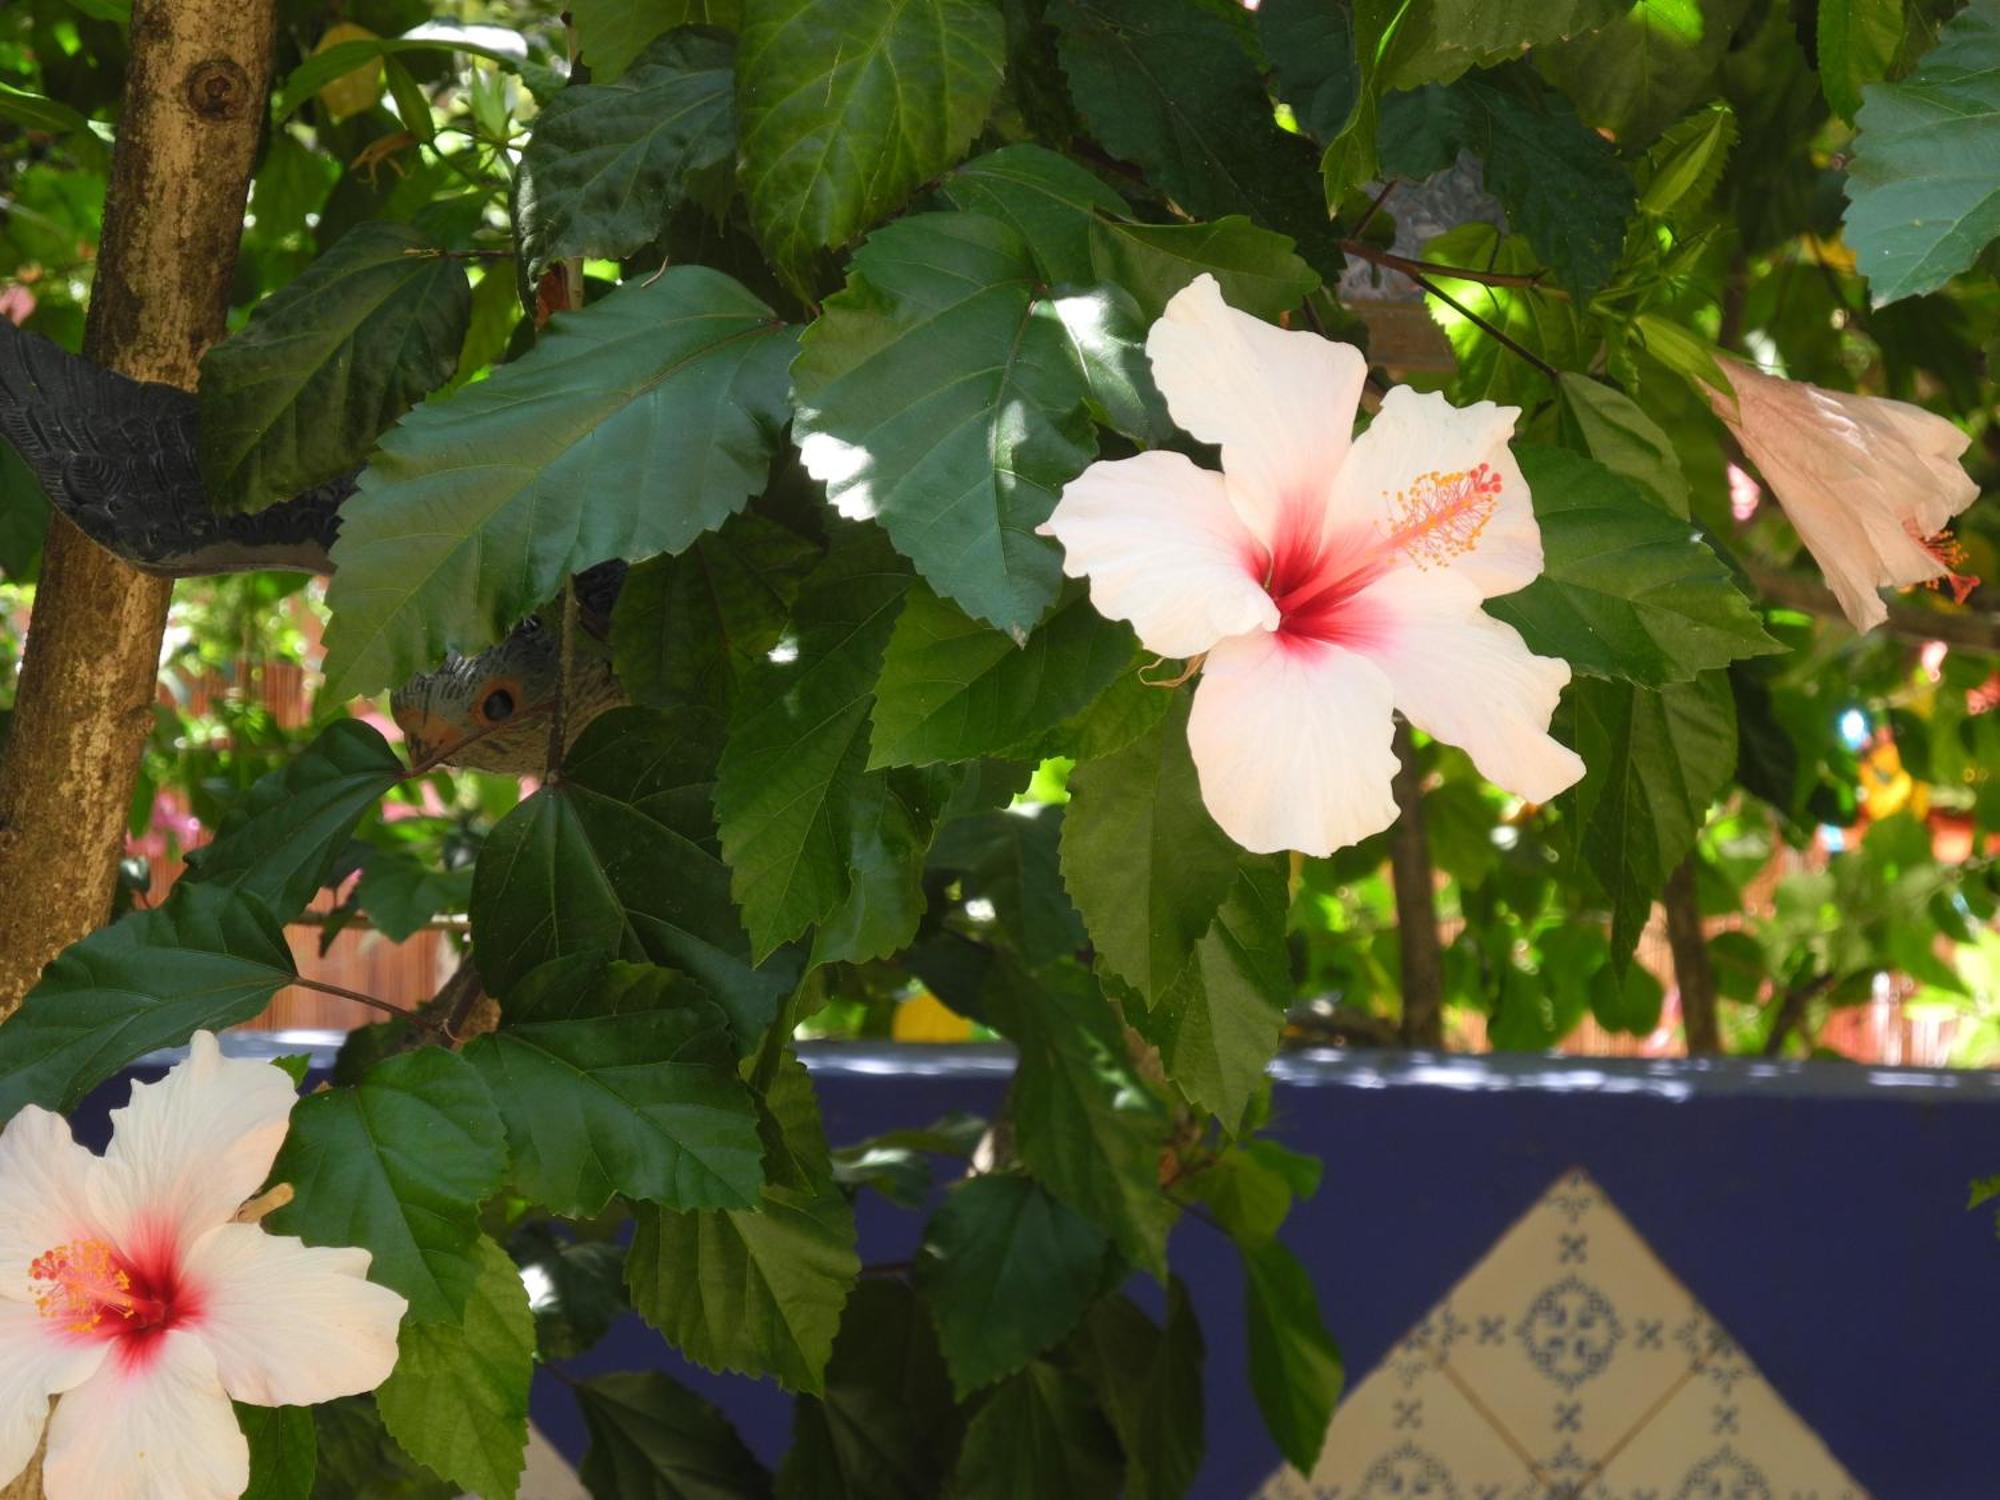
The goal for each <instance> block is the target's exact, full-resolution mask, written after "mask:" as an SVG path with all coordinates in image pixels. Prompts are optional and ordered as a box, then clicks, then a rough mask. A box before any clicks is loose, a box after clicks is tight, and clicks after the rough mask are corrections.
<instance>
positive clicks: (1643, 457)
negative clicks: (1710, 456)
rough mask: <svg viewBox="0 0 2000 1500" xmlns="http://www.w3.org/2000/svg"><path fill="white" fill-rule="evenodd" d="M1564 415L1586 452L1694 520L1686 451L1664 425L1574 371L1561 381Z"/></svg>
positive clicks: (1660, 504) (1667, 507) (1665, 507)
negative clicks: (1677, 445)
mask: <svg viewBox="0 0 2000 1500" xmlns="http://www.w3.org/2000/svg"><path fill="white" fill-rule="evenodd" d="M1560 388H1561V391H1562V403H1563V412H1564V415H1565V416H1567V417H1568V418H1569V420H1570V421H1571V422H1573V423H1574V424H1575V425H1576V430H1577V435H1578V436H1579V437H1581V438H1582V439H1583V447H1584V451H1585V452H1586V453H1588V454H1589V455H1590V456H1591V457H1592V458H1594V459H1596V460H1597V461H1598V462H1599V463H1601V464H1603V465H1604V467H1605V468H1607V469H1609V470H1610V471H1611V472H1612V473H1614V474H1616V475H1618V476H1619V478H1621V479H1625V480H1629V481H1630V482H1631V483H1632V485H1633V486H1634V487H1636V488H1637V489H1638V491H1639V493H1640V494H1642V495H1644V496H1645V497H1646V498H1647V499H1648V500H1651V501H1652V502H1653V503H1654V504H1655V505H1657V506H1658V507H1659V508H1660V509H1661V510H1663V511H1665V512H1666V513H1667V514H1668V515H1671V516H1678V517H1679V518H1680V519H1681V520H1683V521H1685V520H1686V519H1687V518H1688V482H1687V476H1686V475H1685V474H1683V473H1682V472H1681V458H1680V454H1679V453H1677V452H1676V451H1675V450H1674V441H1673V439H1672V438H1670V437H1668V436H1667V434H1666V433H1665V432H1664V431H1662V430H1661V428H1660V425H1659V423H1657V422H1655V421H1654V420H1653V419H1652V418H1651V417H1649V416H1647V415H1646V413H1645V411H1644V410H1643V409H1641V407H1640V406H1639V403H1638V402H1636V401H1634V400H1633V399H1632V398H1631V397H1630V396H1628V395H1626V394H1625V393H1624V392H1623V391H1620V390H1617V389H1616V388H1614V387H1612V386H1608V385H1606V384H1604V383H1603V382H1602V381H1600V380H1592V379H1591V378H1590V377H1589V376H1588V375H1580V374H1577V373H1576V372H1574V371H1571V370H1565V371H1564V372H1563V376H1562V380H1561V382H1560Z"/></svg>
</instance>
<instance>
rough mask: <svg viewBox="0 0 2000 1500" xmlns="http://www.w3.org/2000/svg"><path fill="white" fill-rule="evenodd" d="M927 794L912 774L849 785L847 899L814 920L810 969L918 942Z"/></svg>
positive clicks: (931, 813)
mask: <svg viewBox="0 0 2000 1500" xmlns="http://www.w3.org/2000/svg"><path fill="white" fill-rule="evenodd" d="M931 792H932V788H931V787H930V786H929V784H928V783H927V781H926V778H925V777H924V775H923V774H922V773H921V772H916V771H892V772H888V773H886V774H884V773H870V774H868V775H864V776H860V777H857V778H856V779H855V781H854V789H853V793H852V795H851V796H850V797H849V799H848V801H847V826H848V833H847V877H846V878H847V894H846V895H845V896H843V897H842V898H841V899H840V901H839V902H837V903H836V904H835V906H834V908H833V909H832V910H831V911H829V912H828V913H827V914H826V915H825V916H824V917H822V918H821V919H820V924H819V930H818V931H817V932H816V933H814V934H813V945H812V959H811V961H812V962H813V963H815V964H823V963H863V962H866V961H867V960H869V959H873V958H887V957H888V956H889V955H890V954H892V953H895V952H897V951H898V950H900V949H902V948H906V947H908V946H909V943H910V940H911V939H912V938H914V937H915V936H916V935H917V925H918V924H919V923H920V922H921V921H922V920H923V915H924V909H925V905H926V902H925V897H924V887H923V874H924V854H925V851H927V850H928V849H929V848H930V843H931V832H932V828H933V826H934V823H935V815H936V807H935V799H934V798H933V797H932V795H931Z"/></svg>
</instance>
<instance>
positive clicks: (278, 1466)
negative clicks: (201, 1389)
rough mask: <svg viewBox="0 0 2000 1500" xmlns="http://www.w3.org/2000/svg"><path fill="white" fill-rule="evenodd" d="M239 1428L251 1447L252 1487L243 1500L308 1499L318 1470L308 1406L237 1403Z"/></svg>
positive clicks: (317, 1446)
mask: <svg viewBox="0 0 2000 1500" xmlns="http://www.w3.org/2000/svg"><path fill="white" fill-rule="evenodd" d="M236 1425H237V1426H238V1427H240V1428H242V1429H243V1436H244V1438H245V1439H246V1440H247V1441H248V1442H249V1444H250V1488H249V1489H247V1490H245V1491H244V1492H243V1500H306V1497H307V1496H309V1495H310V1494H312V1487H313V1474H314V1472H315V1471H316V1470H317V1469H318V1467H319V1444H318V1441H317V1439H315V1438H314V1436H313V1414H312V1408H311V1407H309V1406H245V1405H244V1404H243V1403H242V1402H240V1401H239V1402H237V1403H236Z"/></svg>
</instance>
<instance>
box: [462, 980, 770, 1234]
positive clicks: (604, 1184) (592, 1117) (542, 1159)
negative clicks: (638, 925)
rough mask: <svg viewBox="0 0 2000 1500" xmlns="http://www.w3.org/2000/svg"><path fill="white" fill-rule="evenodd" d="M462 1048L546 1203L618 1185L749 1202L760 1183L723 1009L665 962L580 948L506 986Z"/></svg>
mask: <svg viewBox="0 0 2000 1500" xmlns="http://www.w3.org/2000/svg"><path fill="white" fill-rule="evenodd" d="M465 1057H466V1059H467V1060H468V1061H469V1062H471V1063H472V1064H473V1065H474V1066H475V1067H477V1068H478V1069H479V1071H480V1073H481V1075H482V1076H483V1077H484V1078H485V1079H486V1084H487V1087H488V1088H489V1089H491V1090H492V1092H493V1099H494V1102H495V1104H497V1105H498V1106H499V1110H500V1118H501V1119H502V1120H503V1121H505V1122H506V1126H507V1138H508V1144H509V1147H510V1149H511V1155H512V1158H513V1180H514V1185H515V1186H516V1187H518V1188H519V1189H520V1190H521V1192H522V1193H524V1194H525V1195H526V1196H527V1197H529V1198H530V1199H532V1200H533V1201H535V1202H536V1203H539V1204H541V1205H542V1206H543V1207H545V1208H548V1209H550V1210H552V1211H553V1212H555V1213H558V1214H563V1215H567V1216H570V1217H589V1216H590V1215H593V1214H598V1213H601V1212H603V1210H604V1206H605V1204H606V1203H608V1202H609V1201H610V1199H611V1196H612V1195H613V1194H614V1193H615V1194H617V1195H618V1196H620V1197H624V1198H631V1199H637V1200H641V1201H644V1202H648V1203H664V1204H666V1205H668V1206H669V1207H672V1208H747V1207H749V1206H750V1205H751V1204H753V1203H755V1202H756V1201H757V1192H758V1189H759V1188H760V1187H761V1186H762V1185H763V1181H764V1173H763V1168H762V1165H761V1163H762V1160H763V1147H762V1146H761V1145H760V1144H759V1142H758V1139H757V1113H756V1110H755V1109H754V1108H753V1107H752V1106H751V1102H750V1094H749V1091H748V1090H747V1089H745V1088H744V1087H743V1082H742V1080H741V1079H740V1078H739V1077H738V1076H737V1072H736V1049H735V1048H734V1047H733V1046H732V1045H731V1043H730V1036H729V1018H728V1017H727V1016H725V1015H724V1014H723V1013H722V1012H721V1011H720V1010H719V1009H717V1008H716V1006H715V1005H714V1004H713V1003H712V1002H710V1001H709V1000H708V998H707V997H706V996H705V995H703V994H702V992H701V990H700V988H699V987H698V986H696V985H694V984H692V983H690V982H689V981H688V980H686V979H685V978H683V977H681V976H680V975H677V974H675V973H673V972H672V971H671V970H668V969H656V968H649V967H645V966H643V965H638V964H622V963H606V962H605V961H604V960H603V959H602V958H600V957H595V956H592V955H589V954H582V955H577V956H573V957H570V958H559V959H556V960H553V961H552V962H550V963H546V964H544V965H542V966H541V967H540V968H538V969H535V970H533V971H531V972H530V973H529V974H528V975H526V976H525V977H524V978H523V979H521V980H520V981H519V982H518V983H517V984H515V985H514V986H513V988H512V989H510V990H509V991H508V994H507V1003H506V1006H505V1007H504V1010H503V1013H502V1018H501V1024H500V1028H499V1029H498V1030H497V1031H494V1032H492V1033H491V1034H489V1035H487V1036H482V1037H479V1038H476V1039H475V1040H474V1041H473V1042H472V1044H471V1045H470V1046H468V1047H467V1048H466V1049H465Z"/></svg>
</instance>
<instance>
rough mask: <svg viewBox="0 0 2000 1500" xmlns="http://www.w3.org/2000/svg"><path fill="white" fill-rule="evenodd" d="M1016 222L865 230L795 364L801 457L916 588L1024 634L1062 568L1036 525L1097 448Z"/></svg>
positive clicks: (925, 222) (967, 219) (926, 218)
mask: <svg viewBox="0 0 2000 1500" xmlns="http://www.w3.org/2000/svg"><path fill="white" fill-rule="evenodd" d="M1040 278H1041V271H1040V268H1039V267H1038V266H1037V265H1036V264H1035V263H1034V261H1033V259H1032V258H1031V257H1030V255H1029V252H1028V247H1027V244H1026V243H1025V242H1024V241H1023V240H1022V238H1021V237H1020V235H1018V234H1017V233H1015V231H1014V230H1012V229H1011V228H1009V227H1008V226H1007V225H1005V224H1002V223H1000V222H999V221H998V220H995V219H988V218H984V217H982V216H980V215H978V214H959V213H953V214H921V215H918V216H916V217H914V218H908V219H901V220H898V221H897V222H896V223H894V224H891V225H889V226H888V227H887V228H885V229H882V230H879V231H878V232H877V233H875V234H873V235H871V236H870V237H869V239H868V243H867V244H865V245H863V246H862V247H861V249H860V250H859V251H857V252H856V253H855V256H854V259H853V263H852V265H851V268H850V272H849V276H848V282H847V286H846V287H845V288H844V289H843V290H842V291H840V292H839V293H837V294H835V295H834V296H832V297H830V298H828V299H827V302H826V306H825V310H824V311H823V312H822V313H821V315H820V317H819V320H818V321H817V322H815V323H814V324H813V325H812V327H811V328H810V329H809V330H807V332H806V335H805V337H804V338H803V339H801V340H800V346H799V357H798V361H797V363H796V364H794V365H793V367H792V380H793V386H794V395H795V397H796V399H797V402H798V408H799V410H798V420H797V424H796V430H797V432H798V436H799V445H800V449H801V452H802V453H803V455H804V458H805V464H806V467H807V469H808V470H810V471H811V473H812V474H813V476H814V477H815V478H817V479H821V480H824V481H825V482H826V485H827V498H828V499H829V500H831V501H832V502H833V503H834V504H835V505H836V506H837V507H838V508H839V509H840V511H841V512H842V514H844V515H849V516H855V517H869V516H873V517H876V518H877V519H879V521H880V523H881V525H882V526H883V528H884V529H886V530H887V531H888V533H889V537H890V540H891V541H893V542H894V543H895V544H896V548H897V550H898V551H900V552H901V553H902V554H903V555H904V556H905V557H907V558H909V559H910V560H911V561H912V562H914V563H915V564H916V565H917V568H918V571H920V572H921V573H922V574H923V575H924V577H925V579H926V580H927V581H928V582H929V583H930V585H931V587H932V588H934V589H936V590H937V592H938V593H940V594H942V595H945V596H946V597H948V598H950V599H952V600H954V601H955V602H956V603H958V604H959V605H960V606H962V607H963V608H964V609H965V611H966V612H967V613H968V614H971V615H974V616H976V617H978V618H979V619H982V620H988V621H990V622H992V623H993V624H995V625H997V626H999V627H1000V628H1001V629H1003V630H1006V631H1009V632H1012V633H1014V634H1016V635H1023V634H1025V633H1026V632H1027V630H1028V628H1029V627H1030V626H1032V625H1033V624H1034V623H1035V621H1036V620H1037V619H1038V618H1040V616H1041V614H1042V612H1043V610H1045V609H1046V608H1047V607H1048V605H1049V604H1050V603H1051V602H1052V601H1053V600H1054V599H1055V596H1056V591H1057V588H1058V587H1059V585H1060V582H1061V564H1060V561H1059V556H1058V553H1057V551H1056V549H1055V546H1054V544H1053V543H1051V542H1049V541H1047V540H1046V539H1044V538H1042V537H1038V536H1036V535H1035V534H1034V531H1035V528H1036V527H1037V526H1039V525H1040V524H1041V523H1042V522H1043V521H1046V520H1047V519H1048V517H1049V513H1050V511H1052V510H1054V509H1055V502H1056V496H1057V494H1058V492H1059V491H1060V490H1061V489H1062V487H1063V486H1064V485H1065V484H1067V483H1068V482H1069V481H1070V480H1072V479H1074V478H1075V477H1076V476H1077V475H1078V474H1079V473H1081V472H1082V470H1083V467H1084V465H1085V464H1087V463H1088V462H1089V461H1090V459H1091V457H1092V456H1093V454H1094V453H1095V452H1096V435H1095V433H1094V431H1093V429H1092V426H1091V422H1090V418H1089V416H1088V414H1087V412H1086V410H1085V403H1086V402H1087V400H1088V399H1089V396H1090V388H1089V385H1088V382H1087V379H1086V375H1085V372H1084V371H1083V370H1082V369H1081V368H1080V367H1079V365H1078V364H1077V361H1076V358H1075V356H1074V355H1073V354H1072V353H1071V352H1070V350H1069V347H1068V340H1067V335H1066V333H1065V331H1064V329H1063V327H1062V325H1061V323H1060V322H1059V321H1058V320H1057V319H1056V318H1055V317H1053V316H1052V315H1051V314H1052V304H1051V303H1050V302H1049V301H1048V299H1047V296H1046V289H1045V288H1044V286H1043V284H1042V282H1041V279H1040Z"/></svg>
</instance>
